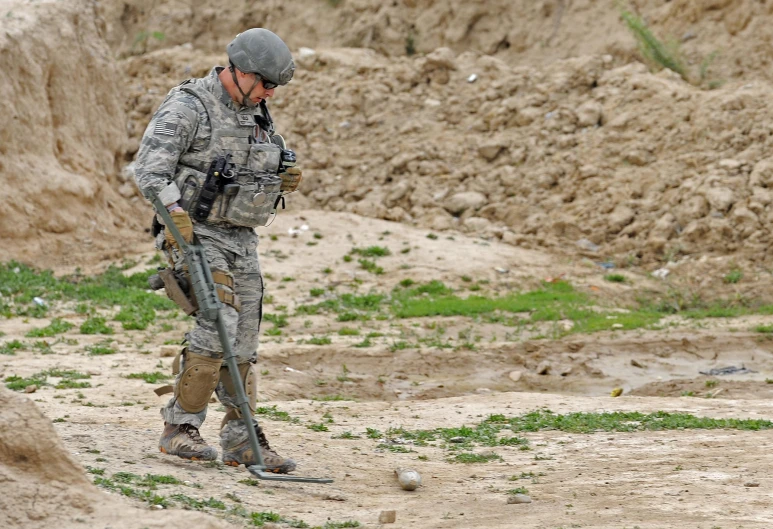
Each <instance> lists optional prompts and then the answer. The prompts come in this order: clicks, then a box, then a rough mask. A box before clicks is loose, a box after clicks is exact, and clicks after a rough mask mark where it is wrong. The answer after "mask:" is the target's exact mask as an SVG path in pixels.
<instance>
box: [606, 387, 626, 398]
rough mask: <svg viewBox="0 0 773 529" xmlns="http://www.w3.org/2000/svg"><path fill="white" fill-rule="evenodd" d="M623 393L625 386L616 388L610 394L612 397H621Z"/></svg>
mask: <svg viewBox="0 0 773 529" xmlns="http://www.w3.org/2000/svg"><path fill="white" fill-rule="evenodd" d="M622 394H623V388H615V389H613V390H612V391H611V393H610V394H609V395H610V396H611V397H619V396H620V395H622Z"/></svg>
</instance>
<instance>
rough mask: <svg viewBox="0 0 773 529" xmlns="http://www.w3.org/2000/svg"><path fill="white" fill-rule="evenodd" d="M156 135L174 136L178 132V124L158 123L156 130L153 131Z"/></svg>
mask: <svg viewBox="0 0 773 529" xmlns="http://www.w3.org/2000/svg"><path fill="white" fill-rule="evenodd" d="M153 132H154V133H155V134H166V135H168V136H174V135H175V133H176V132H177V123H167V122H162V123H156V128H155V129H153Z"/></svg>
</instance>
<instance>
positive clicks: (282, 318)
mask: <svg viewBox="0 0 773 529" xmlns="http://www.w3.org/2000/svg"><path fill="white" fill-rule="evenodd" d="M263 319H264V320H266V321H270V322H271V323H273V324H274V326H275V327H287V326H288V325H289V324H290V323H289V322H288V321H287V314H268V313H266V314H263Z"/></svg>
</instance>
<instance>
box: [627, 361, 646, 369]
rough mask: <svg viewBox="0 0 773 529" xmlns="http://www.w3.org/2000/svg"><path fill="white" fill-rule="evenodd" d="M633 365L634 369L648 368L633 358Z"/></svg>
mask: <svg viewBox="0 0 773 529" xmlns="http://www.w3.org/2000/svg"><path fill="white" fill-rule="evenodd" d="M631 365H632V366H633V367H638V368H641V369H644V368H645V367H647V366H646V365H645V364H642V363H641V362H639V361H638V360H636V359H634V358H631Z"/></svg>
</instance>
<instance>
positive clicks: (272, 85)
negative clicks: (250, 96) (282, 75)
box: [255, 74, 279, 90]
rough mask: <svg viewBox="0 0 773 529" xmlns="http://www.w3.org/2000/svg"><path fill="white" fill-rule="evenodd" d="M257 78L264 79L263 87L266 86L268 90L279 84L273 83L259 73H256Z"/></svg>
mask: <svg viewBox="0 0 773 529" xmlns="http://www.w3.org/2000/svg"><path fill="white" fill-rule="evenodd" d="M255 78H256V79H260V80H261V81H263V88H265V89H266V90H271V89H272V88H276V87H277V86H279V85H278V84H277V83H272V82H271V81H269V80H268V79H264V78H263V77H261V76H259V75H258V74H255Z"/></svg>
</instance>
